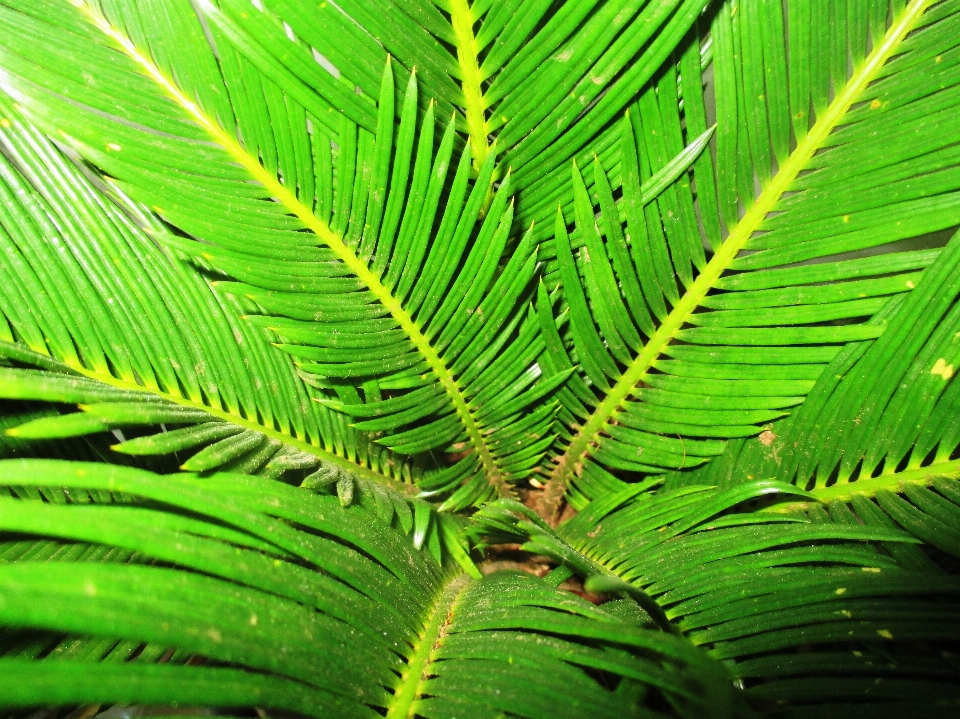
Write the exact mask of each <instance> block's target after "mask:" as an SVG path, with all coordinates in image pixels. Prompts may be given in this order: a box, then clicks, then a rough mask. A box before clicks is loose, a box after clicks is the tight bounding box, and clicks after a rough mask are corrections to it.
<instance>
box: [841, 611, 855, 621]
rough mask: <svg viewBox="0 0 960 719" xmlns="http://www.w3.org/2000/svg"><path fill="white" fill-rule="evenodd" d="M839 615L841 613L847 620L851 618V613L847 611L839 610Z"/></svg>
mask: <svg viewBox="0 0 960 719" xmlns="http://www.w3.org/2000/svg"><path fill="white" fill-rule="evenodd" d="M840 613H841V614H842V615H843V616H845V617H846V618H847V619H851V618H853V612H851V611H850V610H849V609H841V610H840Z"/></svg>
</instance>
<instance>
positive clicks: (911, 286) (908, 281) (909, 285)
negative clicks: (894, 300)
mask: <svg viewBox="0 0 960 719" xmlns="http://www.w3.org/2000/svg"><path fill="white" fill-rule="evenodd" d="M907 287H909V288H910V289H911V290H912V289H913V288H914V287H916V285H915V284H913V282H911V281H910V280H907Z"/></svg>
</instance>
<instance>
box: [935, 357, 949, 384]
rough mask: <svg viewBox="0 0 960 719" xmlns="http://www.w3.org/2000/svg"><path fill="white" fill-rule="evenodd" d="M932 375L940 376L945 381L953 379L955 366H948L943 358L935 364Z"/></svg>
mask: <svg viewBox="0 0 960 719" xmlns="http://www.w3.org/2000/svg"><path fill="white" fill-rule="evenodd" d="M930 374H936V375H940V376H941V377H943V379H944V380H948V379H950V378H951V377H953V365H952V364H947V361H946V360H945V359H944V358H943V357H941V358H940V359H938V360H937V361H936V362H934V364H933V369H931V370H930Z"/></svg>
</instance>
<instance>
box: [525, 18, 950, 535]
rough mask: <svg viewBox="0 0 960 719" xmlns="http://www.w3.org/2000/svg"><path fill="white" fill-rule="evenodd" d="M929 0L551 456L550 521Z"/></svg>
mask: <svg viewBox="0 0 960 719" xmlns="http://www.w3.org/2000/svg"><path fill="white" fill-rule="evenodd" d="M931 1H932V0H913V1H912V2H911V3H910V4H909V5H908V6H907V8H906V9H905V10H904V12H903V14H902V15H901V16H900V17H899V18H898V19H897V20H896V21H895V22H894V23H893V24H892V25H891V26H890V28H889V29H888V30H887V33H886V35H885V36H884V38H883V41H882V42H881V43H880V44H878V45H877V46H876V47H874V48H873V50H872V51H871V53H870V55H869V56H868V57H867V58H866V59H865V60H864V62H863V64H862V65H861V66H860V67H859V68H858V69H857V70H855V71H854V73H853V75H852V76H851V77H850V79H849V80H848V81H847V83H846V84H845V85H844V87H843V89H842V90H841V91H840V92H839V93H837V94H836V96H835V97H834V99H833V101H832V102H831V103H830V104H829V105H828V107H827V109H826V111H825V112H824V113H823V115H822V117H820V118H818V119H817V122H816V123H815V124H814V126H813V127H812V128H811V129H810V132H809V133H808V134H807V136H806V137H805V138H803V140H802V141H800V142H799V143H798V145H797V148H796V149H795V150H794V151H793V152H792V153H791V154H790V156H789V157H788V158H787V160H786V162H784V164H783V165H782V166H781V168H780V171H779V172H778V173H777V175H776V176H775V177H774V178H773V179H772V180H771V182H770V184H769V185H767V187H765V188H764V189H763V191H762V192H761V193H760V195H759V197H757V199H756V202H755V203H754V205H753V207H751V208H750V209H749V210H748V211H747V212H746V214H745V215H744V216H743V218H742V219H741V220H740V222H738V223H737V226H736V227H735V228H734V229H733V231H732V232H731V233H730V235H729V236H728V237H727V240H726V241H725V242H724V243H723V244H722V245H721V246H720V248H719V249H718V250H717V252H716V254H714V256H713V257H712V258H711V260H710V262H709V263H708V264H707V266H706V267H705V268H704V270H703V272H701V273H700V275H699V276H698V277H697V279H696V280H695V281H694V283H693V284H692V285H691V286H690V289H689V290H688V291H687V292H686V293H685V294H684V296H683V297H682V298H681V299H680V301H679V302H678V303H677V304H676V305H675V306H674V308H673V310H672V311H671V312H670V314H669V315H668V316H667V319H666V320H665V321H664V322H663V324H661V325H660V327H659V328H658V329H657V331H656V332H655V333H654V335H653V337H651V338H650V341H649V342H647V344H646V345H644V347H643V349H642V350H641V352H640V354H639V355H637V357H636V359H634V361H633V362H632V363H631V364H630V366H629V367H628V368H627V369H626V371H625V372H624V373H623V375H622V376H621V378H620V379H619V380H618V381H617V383H616V384H615V385H614V386H613V388H612V389H611V391H610V392H609V393H608V394H607V396H606V397H605V398H604V399H603V401H602V402H601V403H600V404H599V405H598V406H597V408H596V409H595V410H594V411H593V413H592V414H591V415H590V417H589V418H588V419H587V421H586V422H585V423H584V424H583V425H582V426H581V427H580V429H578V430H577V432H576V434H575V435H574V436H573V439H572V440H571V441H570V444H569V445H567V449H566V451H565V452H564V453H563V455H561V456H560V457H558V458H557V460H556V466H555V467H554V469H553V471H552V472H551V474H550V478H549V480H548V482H547V486H546V489H545V490H544V494H543V497H542V499H541V507H542V509H543V511H544V513H546V514H547V515H548V517H549V518H550V519H551V520H553V521H554V522H556V519H557V512H558V510H559V508H560V504H561V502H562V501H563V497H564V495H565V493H566V490H567V486H568V484H569V481H570V477H571V476H572V475H573V474H579V472H580V471H581V469H582V466H583V462H585V461H586V460H587V457H588V454H589V452H590V447H591V445H592V444H593V443H595V442H597V441H598V440H599V437H600V433H601V432H602V431H603V429H604V427H605V426H606V425H607V424H608V423H609V422H610V421H611V420H614V419H615V418H616V416H617V414H618V413H619V412H620V411H621V404H622V403H623V402H624V401H625V400H626V399H627V397H628V396H629V395H630V394H631V393H632V392H633V391H634V388H635V387H636V386H637V385H638V384H639V383H640V382H641V381H643V379H644V378H645V377H646V375H647V372H648V371H649V370H650V368H651V366H652V365H653V362H654V361H655V360H656V359H657V358H658V357H659V356H660V354H661V353H662V352H663V349H664V348H665V347H666V346H667V345H668V344H669V343H670V341H671V340H673V339H674V336H675V334H676V332H677V331H678V330H679V329H680V328H681V327H682V326H683V325H684V324H685V323H686V322H687V320H688V319H689V317H690V316H691V315H692V314H693V311H694V310H695V309H696V308H697V307H698V306H699V305H700V303H701V302H702V301H703V298H704V297H706V295H707V293H708V292H709V291H710V290H711V289H712V288H713V287H714V286H715V284H716V282H717V280H718V279H719V278H720V276H721V275H722V274H723V273H724V271H726V270H727V268H728V267H729V266H730V264H731V263H732V262H733V260H734V259H735V258H736V256H737V254H738V253H739V252H740V250H742V249H743V248H744V246H745V245H746V243H747V241H748V240H749V239H750V237H751V236H752V235H753V233H754V232H755V231H756V230H757V229H758V228H759V226H760V223H761V222H762V221H763V219H764V217H766V215H767V213H769V212H770V211H771V210H772V209H773V207H774V206H775V205H776V203H777V201H779V199H780V197H781V196H782V195H783V193H784V192H786V191H787V190H788V189H789V187H790V185H791V184H792V183H793V182H794V180H795V179H796V178H797V175H798V174H799V173H800V172H801V171H802V170H803V169H804V168H805V167H806V165H807V163H808V162H809V161H810V159H811V158H812V157H813V155H814V154H815V153H816V152H817V150H819V149H820V148H821V147H823V143H824V141H825V140H826V139H827V137H829V135H830V133H831V132H833V129H834V128H835V127H836V126H837V124H838V123H839V121H840V119H841V118H842V117H843V116H844V115H845V114H846V113H847V111H848V110H849V109H850V106H851V105H853V103H854V102H856V101H857V98H858V97H859V96H860V94H861V92H862V91H863V90H864V88H865V87H866V86H867V85H868V84H869V83H870V82H871V81H872V80H873V77H874V75H875V74H876V72H877V71H878V70H879V69H880V68H881V67H882V66H883V64H884V63H885V62H886V61H887V60H888V59H889V58H890V56H891V55H892V53H893V51H894V49H895V48H896V47H897V46H898V45H899V44H900V43H901V42H902V41H903V39H904V38H905V37H906V36H907V34H908V33H909V32H910V30H911V29H912V28H913V25H914V23H915V22H916V20H917V18H918V17H919V16H920V15H921V14H922V13H923V11H924V10H925V9H926V6H927V5H928V4H929V3H930V2H931Z"/></svg>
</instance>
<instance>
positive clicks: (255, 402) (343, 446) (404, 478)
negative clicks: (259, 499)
mask: <svg viewBox="0 0 960 719" xmlns="http://www.w3.org/2000/svg"><path fill="white" fill-rule="evenodd" d="M0 109H2V114H3V115H4V122H5V124H4V125H3V126H2V127H0V137H2V141H3V143H4V147H5V148H7V150H8V152H9V157H10V159H9V160H8V159H3V158H0V163H3V164H2V165H0V171H2V184H0V192H3V193H4V196H5V197H6V198H7V201H6V204H5V208H4V210H3V217H2V220H0V233H2V234H0V242H3V243H4V247H5V250H4V257H5V258H6V259H5V261H4V263H3V264H2V266H0V273H2V278H3V282H2V283H0V284H2V285H3V288H2V289H0V309H2V311H3V313H4V315H5V316H6V319H7V322H8V323H9V326H10V327H11V328H12V330H13V331H14V332H15V333H16V338H17V339H18V340H19V341H20V342H21V343H22V344H23V345H25V347H23V346H21V347H20V348H19V349H18V347H17V346H15V345H13V344H9V343H4V345H3V349H2V350H0V354H2V355H3V357H4V358H6V359H9V360H14V361H17V362H21V363H26V364H28V365H33V366H40V367H46V370H47V371H48V372H49V371H52V372H56V373H61V374H63V373H66V374H65V375H64V378H63V379H62V380H61V381H59V386H60V389H61V390H63V391H64V392H67V394H64V395H63V396H61V397H57V396H56V391H57V390H56V389H53V388H48V389H47V390H45V391H44V392H41V395H42V396H40V395H38V396H35V397H31V398H33V399H42V400H44V401H58V402H71V403H81V402H82V403H98V402H101V401H108V402H118V401H128V402H134V401H135V402H142V401H147V402H150V403H151V405H152V406H153V407H154V408H159V407H161V406H162V407H165V408H166V410H165V411H167V412H174V413H177V412H179V413H180V414H182V415H183V417H182V419H185V418H186V417H187V416H188V415H191V413H193V414H194V415H197V417H199V418H205V419H206V420H211V419H216V420H220V421H227V422H229V423H231V425H232V426H233V427H235V428H236V429H237V431H245V432H250V433H252V434H250V435H248V436H250V437H254V436H255V437H256V438H257V441H256V447H253V446H252V445H251V447H248V448H247V449H249V450H251V451H249V452H246V453H245V454H244V455H243V456H241V455H234V456H233V458H235V459H238V461H242V460H244V459H245V458H246V459H249V458H251V457H252V456H253V455H254V454H255V451H254V450H261V449H263V450H266V448H267V447H269V448H272V449H273V453H272V454H277V453H278V452H279V451H280V448H281V446H285V447H287V448H288V449H287V450H284V453H286V452H287V451H293V452H294V453H296V452H302V451H306V452H307V453H309V454H312V455H314V456H315V457H316V458H317V459H318V460H321V459H322V460H325V461H331V462H334V463H337V462H339V463H342V464H343V465H344V466H347V467H348V468H349V469H351V471H357V472H361V473H366V474H367V475H369V476H372V477H377V478H380V479H383V480H384V481H387V482H390V481H394V480H396V481H398V482H411V481H412V480H413V479H414V475H415V474H416V475H418V474H419V473H420V471H422V468H416V469H415V468H412V467H410V466H409V464H408V463H407V462H404V461H403V460H402V459H400V458H398V457H396V455H394V454H392V453H391V452H388V451H387V450H385V449H383V448H381V447H378V446H377V445H376V444H374V443H372V441H371V440H370V438H369V437H368V436H366V435H365V434H364V433H363V432H358V431H357V430H354V429H353V428H351V427H349V426H348V425H347V423H346V422H345V421H343V419H342V418H341V417H340V416H338V415H337V414H336V413H334V412H331V411H330V410H328V409H326V408H325V407H323V406H321V405H320V404H319V403H318V402H316V401H315V400H318V399H322V398H323V397H324V395H323V392H320V391H317V390H315V389H314V388H312V387H309V386H307V385H305V384H304V383H303V382H302V380H301V379H300V378H299V377H298V376H297V373H296V370H295V367H294V366H293V364H292V363H290V362H289V360H287V359H286V358H285V357H284V356H283V355H280V354H278V353H276V352H274V351H272V350H271V349H270V348H269V346H268V345H267V343H266V341H265V340H266V339H267V338H266V337H265V336H264V333H263V331H262V330H261V329H259V328H257V327H254V326H252V325H250V324H249V323H244V322H242V321H240V320H239V319H237V314H238V311H237V308H235V307H234V306H232V305H231V303H230V302H229V301H228V300H227V299H225V298H221V297H218V296H217V295H216V294H214V293H213V292H212V291H211V287H210V283H209V282H208V281H207V280H206V279H204V278H203V277H202V276H199V275H198V274H196V273H195V272H193V271H192V270H191V269H190V268H189V267H188V266H187V265H185V264H184V263H183V262H182V261H181V260H180V259H178V258H177V257H176V256H175V255H174V254H173V253H165V252H163V251H162V250H160V249H158V248H157V247H156V245H155V244H154V243H153V242H152V241H151V240H150V238H149V237H148V236H147V235H146V234H145V233H144V231H143V230H142V229H141V227H139V226H138V225H137V224H135V223H134V222H133V221H131V219H130V218H129V216H128V215H127V214H125V213H124V212H122V211H120V210H119V209H118V208H117V207H115V206H113V205H111V204H110V203H109V202H108V201H106V200H105V199H104V197H103V196H102V195H101V194H99V193H98V192H97V190H96V188H95V187H94V186H93V184H92V183H91V182H90V181H89V180H88V179H87V178H85V177H83V176H82V175H81V173H80V172H78V170H77V168H76V167H75V166H73V165H72V164H71V163H70V162H69V161H67V160H66V159H65V158H64V157H63V156H62V155H61V154H60V153H59V152H58V150H57V149H56V148H55V146H54V145H53V144H52V143H50V142H49V141H48V140H46V139H45V138H43V137H42V136H41V135H40V133H39V132H37V130H36V129H35V128H33V127H32V126H31V125H30V124H29V123H28V122H27V121H26V120H25V119H23V117H22V115H21V113H20V111H18V110H16V108H14V107H13V106H12V105H11V104H10V102H9V101H8V100H7V99H5V98H2V97H0ZM112 191H113V192H114V193H115V197H116V199H117V200H118V201H119V202H120V203H121V206H122V207H123V209H126V210H128V211H129V213H130V215H132V216H133V217H134V218H136V219H138V220H141V221H142V223H143V224H145V225H146V227H147V228H148V229H151V230H153V231H156V230H157V229H159V227H160V223H159V222H158V221H157V220H155V219H152V218H149V217H148V216H147V215H146V214H144V210H143V208H142V207H140V206H138V205H136V204H135V203H134V202H133V201H132V200H130V198H129V197H127V196H126V195H124V194H123V193H122V191H121V190H120V189H119V188H117V187H115V186H114V187H112ZM14 198H16V199H14ZM42 237H47V238H50V243H49V244H47V243H45V242H43V241H41V238H42ZM58 248H59V249H60V250H61V251H57V249H58ZM8 339H10V340H11V341H12V340H13V339H14V336H13V335H10V336H9V338H8ZM50 356H52V357H53V358H56V359H50ZM78 373H79V374H78ZM68 375H69V377H67V376H68ZM21 376H23V375H22V374H21ZM51 381H52V382H54V384H56V383H57V380H55V379H52V380H51ZM64 383H66V384H71V383H74V384H77V385H78V387H77V388H75V389H73V390H70V391H68V390H67V389H66V388H65V384H64ZM81 386H82V388H81ZM81 389H82V391H81ZM11 391H12V392H13V394H6V395H4V396H7V397H10V398H22V397H18V395H17V392H18V391H19V390H17V389H15V388H14V389H12V390H11ZM71 392H72V394H71ZM78 393H79V394H78ZM73 395H76V397H74V396H73ZM124 397H126V399H125V400H124ZM197 413H200V414H199V415H198V414H197ZM163 421H170V419H169V418H168V419H167V420H164V419H163V418H161V417H155V418H154V419H152V420H148V419H145V418H144V417H141V419H139V420H137V421H136V422H135V424H144V422H146V423H148V424H159V423H161V422H163ZM64 422H66V423H69V422H74V423H75V425H76V426H75V427H74V431H73V433H72V435H71V433H69V432H67V430H66V425H65V424H64ZM48 423H59V424H60V429H59V430H55V431H52V434H51V432H50V431H48V432H47V436H60V437H65V436H77V435H84V434H90V433H92V432H96V431H100V430H102V429H104V428H105V427H102V426H101V427H100V428H99V429H98V427H97V426H96V421H95V420H94V419H93V415H88V416H86V417H85V418H83V417H81V416H76V417H73V418H72V419H68V418H66V417H64V418H63V419H62V420H57V419H50V420H48ZM78 423H79V424H78ZM101 424H103V423H102V422H101ZM116 424H117V425H118V426H120V425H129V424H131V418H130V417H127V418H125V419H124V421H122V422H118V423H116ZM181 424H182V422H181ZM223 437H225V435H222V436H219V437H218V438H220V439H223ZM194 439H195V440H196V441H195V442H193V443H192V444H185V445H183V446H182V447H178V448H177V449H186V448H188V447H195V446H201V445H202V444H207V443H209V442H210V441H212V440H213V439H214V438H213V437H203V436H201V437H199V438H194ZM251 441H252V440H251ZM261 454H263V456H262V457H261V459H262V460H263V461H262V462H260V465H258V466H262V465H263V464H265V463H266V461H267V460H268V459H269V458H270V457H269V456H266V454H265V452H264V453H261ZM215 466H217V465H215ZM254 469H256V468H254ZM250 471H252V470H250Z"/></svg>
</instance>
